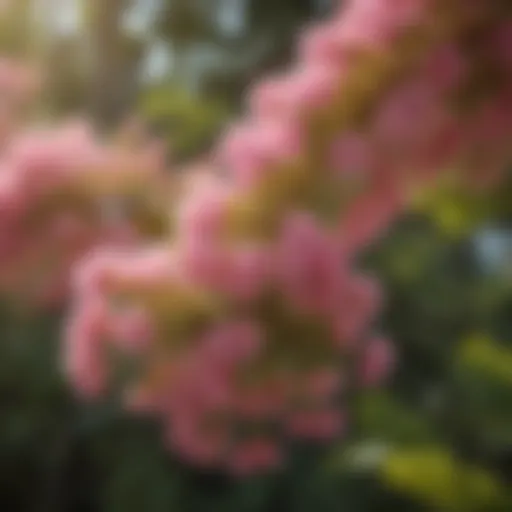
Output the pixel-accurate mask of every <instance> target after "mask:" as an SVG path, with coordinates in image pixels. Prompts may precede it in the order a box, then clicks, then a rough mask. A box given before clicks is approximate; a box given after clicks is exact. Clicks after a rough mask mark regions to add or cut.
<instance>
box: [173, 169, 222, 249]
mask: <svg viewBox="0 0 512 512" xmlns="http://www.w3.org/2000/svg"><path fill="white" fill-rule="evenodd" d="M188 185H189V186H188V188H187V189H186V192H187V194H186V195H185V196H184V198H183V199H182V201H181V204H180V205H179V207H178V218H177V221H178V229H179V236H180V237H182V238H187V239H190V238H208V239H210V238H211V237H213V236H216V235H217V234H218V233H219V230H220V228H221V227H222V221H223V218H224V213H225V210H226V206H227V204H228V199H229V196H230V190H229V188H228V187H227V185H226V184H224V183H223V182H222V181H220V179H218V178H215V177H214V176H213V175H212V176H208V175H202V176H200V177H199V176H198V177H196V178H195V179H194V181H193V182H192V183H189V184H188Z"/></svg>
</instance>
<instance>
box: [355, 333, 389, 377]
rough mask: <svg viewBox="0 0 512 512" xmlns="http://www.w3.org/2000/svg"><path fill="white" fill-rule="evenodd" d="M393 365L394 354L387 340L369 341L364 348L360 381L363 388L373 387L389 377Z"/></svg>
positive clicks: (376, 339)
mask: <svg viewBox="0 0 512 512" xmlns="http://www.w3.org/2000/svg"><path fill="white" fill-rule="evenodd" d="M394 363H395V354H394V352H393V348H392V345H391V343H390V342H389V340H387V339H385V338H382V337H378V338H373V339H371V340H370V341H369V342H368V344H367V345H366V346H365V348H364V352H363V357H362V363H361V369H360V372H361V373H360V379H361V382H362V384H363V385H364V386H367V387H374V386H378V385H379V384H381V383H382V381H383V380H384V379H386V377H387V376H388V375H389V373H390V371H391V369H392V368H393V366H394Z"/></svg>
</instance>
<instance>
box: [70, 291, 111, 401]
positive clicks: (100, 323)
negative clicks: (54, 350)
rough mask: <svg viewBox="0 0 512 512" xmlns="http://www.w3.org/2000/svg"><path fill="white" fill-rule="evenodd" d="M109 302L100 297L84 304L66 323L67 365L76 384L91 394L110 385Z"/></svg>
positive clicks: (79, 389)
mask: <svg viewBox="0 0 512 512" xmlns="http://www.w3.org/2000/svg"><path fill="white" fill-rule="evenodd" d="M105 322H106V309H105V304H104V303H103V301H102V300H100V299H98V298H94V299H91V298H90V299H88V300H87V302H86V303H82V304H80V309H78V310H77V311H76V312H75V314H74V315H73V316H71V318H70V319H69V320H68V324H67V326H66V337H65V339H66V343H65V355H64V365H65V369H66V372H67V374H68V375H69V377H70V378H71V380H72V382H73V383H74V386H75V388H76V389H77V390H78V391H79V392H80V393H81V394H83V395H85V396H88V397H91V396H96V395H98V394H99V393H101V392H102V391H103V389H104V387H105V385H106V368H105V364H106V361H105V359H104V354H103V349H104V341H105V340H104V334H105Z"/></svg>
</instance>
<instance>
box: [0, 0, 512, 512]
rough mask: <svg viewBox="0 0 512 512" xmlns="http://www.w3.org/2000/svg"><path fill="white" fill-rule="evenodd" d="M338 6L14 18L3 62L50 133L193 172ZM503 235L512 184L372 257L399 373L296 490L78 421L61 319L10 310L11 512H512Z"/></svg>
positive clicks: (59, 4) (141, 434)
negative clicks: (40, 82)
mask: <svg viewBox="0 0 512 512" xmlns="http://www.w3.org/2000/svg"><path fill="white" fill-rule="evenodd" d="M333 3H334V0H13V1H11V2H8V1H4V2H0V53H1V54H4V55H8V56H16V57H19V58H22V59H24V60H28V61H30V62H33V63H35V64H36V65H37V66H38V67H40V68H41V69H43V70H44V72H45V74H47V76H48V83H47V87H46V89H45V92H44V98H43V101H42V102H41V105H40V108H41V110H42V111H43V112H44V114H45V115H47V116H62V115H65V114H69V113H77V112H81V113H83V114H84V115H87V116H88V117H91V118H92V119H93V120H94V122H95V123H96V125H97V126H98V128H100V129H102V130H104V131H105V132H109V131H110V130H112V129H115V128H116V127H117V126H119V125H120V124H121V123H122V122H123V121H124V120H126V119H128V118H130V117H131V116H133V114H134V113H135V114H137V115H139V116H141V117H142V118H144V119H147V120H148V121H149V123H150V126H151V128H152V129H153V130H154V131H155V133H157V134H158V135H160V136H162V137H164V138H165V140H166V141H168V143H169V146H170V147H171V148H172V155H173V159H174V160H175V161H177V162H187V161H188V160H190V159H192V158H194V157H195V156H197V155H199V154H201V153H203V152H205V151H207V150H208V148H209V147H210V145H211V144H212V143H213V141H214V140H215V139H216V138H217V137H218V136H219V133H220V132H221V131H222V129H223V127H224V126H225V125H226V123H228V122H229V121H230V120H231V119H233V118H234V117H235V116H237V115H238V113H239V111H240V109H241V105H242V100H243V97H244V93H245V91H246V89H247V86H248V85H249V84H250V83H252V82H253V81H254V80H255V79H256V78H257V77H259V76H261V75H262V74H264V73H268V72H269V71H271V70H273V69H275V68H282V67H284V66H286V63H287V62H288V61H289V60H290V58H291V56H292V54H293V51H292V49H293V43H294V39H295V38H296V36H297V35H298V33H299V31H300V30H301V29H303V28H304V27H305V26H306V25H308V24H310V23H312V22H313V21H315V20H318V19H320V18H322V17H323V16H326V15H328V13H329V11H330V9H332V4H333ZM509 176H510V173H509ZM511 221H512V182H511V180H510V179H509V180H508V182H505V183H504V184H503V186H502V187H500V188H499V190H498V191H497V192H496V194H495V195H494V196H493V197H486V198H485V199H482V198H481V197H476V196H475V197H471V196H467V195H461V194H459V195H456V194H454V193H453V192H450V191H445V190H443V189H442V188H441V189H438V190H436V191H435V193H432V194H430V195H429V196H428V197H424V198H421V200H420V201H418V204H417V207H416V209H415V210H414V211H413V212H412V213H411V214H410V215H409V216H408V217H407V218H405V219H403V220H402V221H401V222H400V223H399V225H397V226H395V227H394V228H393V231H392V232H391V233H390V234H389V236H387V237H386V239H385V240H384V241H383V242H382V243H381V244H380V245H379V246H378V247H375V248H374V249H372V251H371V253H369V254H367V255H366V256H365V264H366V265H367V266H368V268H369V269H371V270H372V271H374V272H376V273H377V274H378V275H379V276H380V277H381V279H382V280H383V282H384V285H385V288H386V290H387V293H388V302H387V306H386V311H385V312H384V315H383V316H382V328H383V330H384V331H385V332H387V333H390V335H391V336H392V337H393V339H394V340H395V342H396V345H397V347H398V351H399V356H400V359H399V367H398V370H397V372H396V373H395V375H394V377H393V379H392V381H391V382H390V383H389V386H388V388H387V389H381V390H379V391H378V392H376V393H375V394H374V395H371V396H367V397H365V398H364V400H360V401H359V402H358V403H357V404H356V407H357V408H356V410H357V416H356V418H357V420H356V426H357V428H355V429H354V431H353V432H352V433H351V436H350V438H349V439H346V440H343V441H341V442H340V443H339V444H334V445H329V446H327V447H323V448H318V447H309V446H304V445H301V446H298V447H296V449H294V452H293V456H292V457H291V460H290V462H289V465H288V466H287V468H286V470H285V471H283V472H280V473H278V474H268V475H264V476H259V477H254V478H250V479H246V480H243V481H236V480H231V479H229V478H227V477H225V476H223V475H220V474H209V473H201V472H198V471H197V470H195V469H194V468H191V467H188V466H185V465H183V464H182V463H181V462H180V461H177V460H175V459H174V458H173V456H172V454H170V453H169V452H167V451H166V450H165V449H164V447H162V446H161V443H160V437H159V434H158V429H157V428H156V427H155V426H154V425H151V424H148V423H145V422H143V421H141V420H136V419H133V418H128V417H127V416H126V415H124V414H123V413H122V412H121V411H120V410H119V409H118V408H117V406H116V404H115V403H108V402H104V403H101V404H95V405H83V404H77V403H76V401H75V400H73V398H72V397H71V396H70V395H69V391H68V389H67V387H66V386H65V384H64V382H63V379H62V377H61V375H60V374H59V370H58V361H59V360H58V355H57V354H58V350H57V345H58V339H59V327H58V326H59V315H58V314H55V315H53V316H52V315H44V316H41V317H37V318H34V316H33V315H31V316H30V317H27V315H26V314H23V313H21V312H19V311H13V310H12V308H9V307H8V306H7V305H2V308H1V311H0V337H1V342H0V352H1V353H0V418H1V419H0V510H2V511H6V512H16V511H23V512H24V511H27V512H28V511H38V512H39V511H41V512H43V511H47V512H61V511H62V512H64V511H66V512H67V511H69V512H81V511H94V512H95V511H98V512H99V511H101V512H103V511H104V512H132V511H133V512H142V511H144V512H160V511H176V512H185V511H191V512H192V511H193V512H210V511H212V512H217V511H218V512H253V511H254V512H271V511H276V512H277V511H279V512H287V511H290V512H302V511H304V512H310V511H315V512H338V511H344V512H352V511H353V512H380V511H382V512H387V511H393V512H398V511H404V512H415V511H460V512H472V511H474V512H493V511H502V512H507V511H512V492H511V488H512V229H511V228H512V222H511Z"/></svg>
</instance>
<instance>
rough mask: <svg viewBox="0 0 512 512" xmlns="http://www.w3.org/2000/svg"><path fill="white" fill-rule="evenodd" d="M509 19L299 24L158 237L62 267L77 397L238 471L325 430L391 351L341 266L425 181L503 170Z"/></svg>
mask: <svg viewBox="0 0 512 512" xmlns="http://www.w3.org/2000/svg"><path fill="white" fill-rule="evenodd" d="M510 15H511V12H510V8H509V7H507V6H506V5H505V3H503V2H499V1H485V2H484V1H476V2H471V5H468V3H467V2H464V1H462V0H448V1H447V0H411V1H398V2H397V1H394V0H357V1H352V2H349V3H348V5H347V6H345V7H344V8H343V9H340V11H339V13H338V14H337V15H335V16H334V17H333V19H332V20H331V21H329V22H328V23H327V24H324V25H321V26H319V27H317V28H314V29H313V30H312V31H311V32H309V33H308V34H307V35H306V36H305V37H304V38H303V40H302V41H301V44H300V47H299V53H300V55H299V57H300V58H299V64H298V65H297V67H296V68H295V69H294V70H292V71H291V72H290V73H288V74H287V75H285V76H282V77H276V78H274V79H271V80H268V81H266V82H264V83H262V84H261V85H259V86H257V87H256V88H255V89H254V91H253V92H252V93H251V94H250V97H249V100H248V110H249V114H248V116H247V118H246V120H245V121H244V122H243V123H240V124H239V125H236V126H234V127H233V128H232V129H231V130H229V131H228V133H227V134H226V135H225V137H224V138H223V140H222V141H221V143H220V145H219V148H218V151H217V152H216V153H215V154H214V156H213V158H212V160H211V161H210V162H208V163H206V164H205V168H206V171H204V172H202V173H198V174H194V175H193V176H192V177H191V179H190V180H188V181H187V182H185V183H184V189H183V190H182V193H181V200H180V201H178V204H177V205H176V208H175V213H174V215H173V216H172V219H171V221H172V222H173V228H174V229H173V237H172V239H171V237H170V236H169V237H162V239H161V240H160V241H159V242H158V243H157V244H154V245H152V246H149V247H147V248H145V249H131V250H123V251H120V250H116V249H109V250H99V251H95V252H94V253H93V254H91V255H90V256H89V257H88V258H86V260H85V261H84V262H83V264H82V265H80V267H79V268H78V269H77V271H76V274H75V283H74V284H75V289H76V300H75V304H74V311H73V314H72V315H71V316H70V318H69V319H68V320H69V321H68V324H67V331H66V347H65V365H66V369H67V372H68V374H69V376H70V378H71V380H72V381H73V383H74V385H75V386H76V388H77V390H78V391H80V392H81V393H82V394H84V395H86V396H95V395H98V394H101V393H102V392H104V391H105V390H106V389H107V387H108V386H109V385H114V383H118V384H120V385H121V386H122V387H123V389H124V390H125V399H126V403H127V406H128V407H129V408H131V409H133V410H137V411H145V412H146V413H148V414H153V415H156V416H157V417H158V418H160V419H161V420H162V421H163V424H164V430H165V435H166V439H167V440H168V443H169V444H170V445H171V446H173V447H174V448H175V449H176V451H177V452H178V453H180V454H181V455H182V456H183V457H184V458H186V459H187V460H189V461H192V462H194V463H197V464H204V465H222V466H225V467H227V468H229V469H231V470H232V471H235V472H237V473H246V472H252V471H257V470H261V469H265V468H268V467H271V466H275V465H278V464H279V463H280V462H281V460H282V453H281V449H282V443H279V440H280V439H281V438H282V437H283V436H286V437H298V438H306V439H314V440H326V439H331V438H333V437H334V436H339V435H341V434H342V433H343V431H344V429H345V427H346V424H347V421H348V420H349V419H350V414H349V411H346V410H345V405H344V404H345V403H346V396H347V393H349V392H350V390H352V389H353V388H354V387H360V386H361V387H364V386H374V385H378V384H379V383H380V382H381V381H382V379H383V378H384V377H385V376H386V374H387V373H388V371H389V369H390V367H391V366H392V364H393V359H394V357H393V352H392V350H391V347H390V345H389V343H388V342H387V341H386V340H385V339H384V338H383V337H382V336H380V335H378V334H376V333H375V332H374V329H373V327H374V319H375V315H376V313H377V312H378V309H379V304H380V293H379V290H378V286H377V284H376V283H374V282H373V281H372V280H370V279H369V278H367V277H365V276H363V275H361V273H360V272H359V271H358V269H357V259H356V256H357V254H358V253H359V252H360V251H361V250H362V249H363V248H364V247H365V246H366V245H367V244H369V243H371V242H372V241H373V240H375V238H376V237H377V236H381V235H382V234H383V233H384V232H385V230H386V228H387V227H388V226H389V224H390V223H391V222H392V221H393V219H394V218H395V217H396V215H398V214H399V213H400V211H401V210H402V208H403V206H404V205H405V204H406V202H407V199H408V197H409V195H410V194H411V192H413V191H414V189H415V188H416V187H418V186H424V185H425V183H427V182H430V181H433V180H435V179H436V177H437V176H438V175H439V173H441V172H444V173H446V172H448V171H450V172H454V171H457V172H459V174H460V175H461V176H463V177H464V179H465V180H466V181H468V182H469V183H471V184H472V183H476V182H478V183H482V182H483V181H484V180H487V179H489V178H493V177H494V175H495V173H496V172H497V171H500V170H501V169H502V168H503V167H504V163H505V162H506V160H507V157H508V156H509V155H508V149H507V144H506V140H507V138H508V136H509V134H510V133H511V129H512V115H511V114H512V61H511V46H510V41H511V34H512V30H511V22H510V21H509V20H510ZM167 238H168V239H167Z"/></svg>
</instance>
